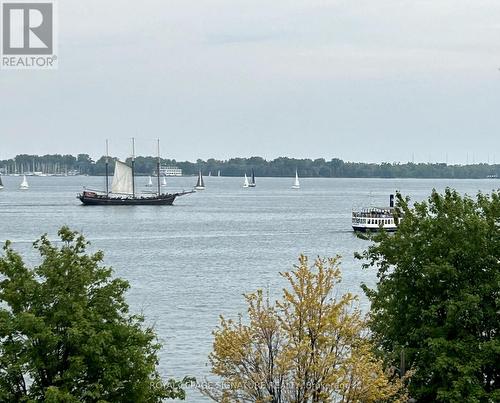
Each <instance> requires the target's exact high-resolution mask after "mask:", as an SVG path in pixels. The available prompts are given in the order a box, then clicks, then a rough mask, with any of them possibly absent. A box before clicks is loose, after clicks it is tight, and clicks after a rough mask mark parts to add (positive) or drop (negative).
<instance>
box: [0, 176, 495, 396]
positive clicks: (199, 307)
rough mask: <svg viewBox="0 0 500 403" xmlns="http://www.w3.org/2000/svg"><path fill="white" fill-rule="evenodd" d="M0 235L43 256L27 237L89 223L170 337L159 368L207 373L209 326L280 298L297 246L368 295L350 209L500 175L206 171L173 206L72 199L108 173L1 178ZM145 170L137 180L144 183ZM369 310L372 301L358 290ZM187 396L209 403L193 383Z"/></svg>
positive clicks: (171, 186) (137, 301) (466, 186)
mask: <svg viewBox="0 0 500 403" xmlns="http://www.w3.org/2000/svg"><path fill="white" fill-rule="evenodd" d="M2 179H3V182H4V185H5V189H4V190H2V191H0V241H1V242H3V241H5V240H6V239H10V240H12V241H13V242H14V247H15V248H16V249H17V250H19V251H20V252H22V253H23V254H25V256H26V259H27V260H28V261H29V262H30V263H35V262H36V255H35V254H34V253H33V251H32V250H31V243H32V242H33V241H34V240H35V239H36V238H38V237H39V236H40V235H41V234H42V233H45V232H46V233H48V234H49V235H50V238H52V239H56V233H57V230H58V228H59V227H61V226H62V225H68V226H70V227H71V228H72V229H75V230H78V231H82V232H83V233H84V234H85V235H86V237H87V238H88V239H89V240H90V241H91V242H92V245H93V248H95V249H102V250H103V251H104V252H105V263H106V264H107V265H111V266H113V268H114V270H115V274H116V275H117V276H120V277H123V278H125V279H127V280H128V281H129V282H130V285H131V289H130V291H129V293H128V296H127V298H128V302H129V304H130V306H131V309H132V311H134V312H143V313H144V315H145V316H146V318H147V323H148V324H153V325H154V327H155V329H156V332H157V334H158V336H159V338H160V340H161V342H162V343H163V344H164V348H163V349H162V351H161V354H160V359H161V362H160V372H161V374H162V375H163V376H165V378H169V377H177V378H181V377H183V376H184V375H190V376H195V377H196V378H197V379H198V380H203V378H204V377H205V376H207V375H208V374H209V368H208V366H207V365H206V364H207V361H208V359H207V355H208V353H209V352H210V349H211V343H212V335H211V332H212V330H213V329H214V327H215V326H216V325H217V323H218V317H219V315H220V314H224V315H226V316H235V315H236V314H237V313H238V312H242V313H244V312H245V305H244V300H243V297H242V294H243V293H248V292H252V291H254V290H256V289H258V288H263V289H268V290H269V291H270V293H271V295H272V296H275V297H276V296H278V295H279V293H280V291H281V289H282V287H283V286H284V282H283V280H282V279H281V278H280V276H279V272H282V271H286V270H289V269H291V268H292V265H293V264H295V263H296V260H297V257H298V256H299V254H300V253H304V254H306V255H309V256H310V257H315V256H325V257H327V256H334V255H336V254H340V255H342V257H343V259H342V272H343V282H342V285H341V291H342V292H345V291H351V292H354V293H360V292H361V291H360V288H359V286H360V284H361V282H366V283H367V284H369V285H370V284H373V283H374V281H375V273H374V272H372V271H366V270H362V269H361V264H360V262H359V261H356V260H355V259H354V258H353V253H354V252H355V251H361V250H363V249H364V248H366V247H367V246H368V243H367V242H366V241H362V240H359V239H357V238H356V237H355V236H354V235H353V233H352V231H351V226H350V213H351V209H352V208H353V207H359V206H369V205H377V206H386V205H387V204H388V199H389V194H390V193H394V191H395V190H396V189H399V190H400V191H401V192H402V193H404V194H406V195H409V196H410V197H411V198H412V200H422V199H424V198H426V197H427V196H428V195H429V194H430V192H431V190H432V188H436V189H438V190H443V189H444V188H445V187H446V186H450V187H453V188H456V189H457V190H459V191H460V192H462V193H467V194H470V195H474V194H475V193H476V192H477V191H478V190H481V191H483V192H490V191H491V190H492V189H494V188H495V189H497V188H498V187H499V183H500V182H498V180H494V179H492V180H486V179H485V180H416V179H308V178H304V179H301V186H302V188H301V189H300V190H298V191H297V190H292V189H291V188H290V187H291V185H292V183H293V178H257V187H256V188H254V189H243V188H242V187H241V185H242V182H243V181H242V179H241V178H226V177H221V178H217V177H208V178H205V184H206V187H207V189H206V190H205V191H201V192H198V193H196V194H192V195H188V196H184V197H181V198H179V199H177V200H176V202H175V205H174V206H156V207H154V206H153V207H148V206H143V207H140V206H135V207H134V206H127V207H125V206H117V207H100V206H82V205H80V202H79V201H78V200H77V199H76V198H75V195H76V193H77V192H79V191H80V190H81V186H82V185H86V186H88V187H92V188H103V183H104V179H103V178H100V177H30V178H28V180H29V182H30V189H29V190H27V191H21V190H18V186H19V183H20V182H21V178H20V177H2ZM146 182H147V179H146V178H137V180H136V183H138V184H139V185H145V184H146ZM195 182H196V178H193V177H181V178H168V187H167V189H168V190H169V191H175V190H181V189H183V188H184V189H189V188H191V187H192V186H193V185H194V184H195ZM360 303H361V306H362V307H363V308H364V309H366V308H367V303H366V299H365V298H363V297H362V296H361V302H360ZM187 401H188V402H205V401H207V399H206V398H204V397H202V396H201V395H199V394H198V392H196V391H195V390H188V398H187Z"/></svg>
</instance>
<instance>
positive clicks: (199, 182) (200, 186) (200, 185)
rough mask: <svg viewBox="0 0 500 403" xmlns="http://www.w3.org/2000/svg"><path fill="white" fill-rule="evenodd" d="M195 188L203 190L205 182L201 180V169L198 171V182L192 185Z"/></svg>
mask: <svg viewBox="0 0 500 403" xmlns="http://www.w3.org/2000/svg"><path fill="white" fill-rule="evenodd" d="M194 188H195V189H196V190H205V183H204V182H203V175H202V174H201V171H199V172H198V182H196V186H195V187H194Z"/></svg>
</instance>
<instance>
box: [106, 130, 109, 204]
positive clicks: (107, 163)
mask: <svg viewBox="0 0 500 403" xmlns="http://www.w3.org/2000/svg"><path fill="white" fill-rule="evenodd" d="M108 175H109V152H108V139H106V196H109V183H108V182H109V181H108Z"/></svg>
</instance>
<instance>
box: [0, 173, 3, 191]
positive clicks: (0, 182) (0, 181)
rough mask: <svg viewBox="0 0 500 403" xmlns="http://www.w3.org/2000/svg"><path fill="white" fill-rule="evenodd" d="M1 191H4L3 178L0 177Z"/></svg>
mask: <svg viewBox="0 0 500 403" xmlns="http://www.w3.org/2000/svg"><path fill="white" fill-rule="evenodd" d="M0 189H3V183H2V177H1V176H0Z"/></svg>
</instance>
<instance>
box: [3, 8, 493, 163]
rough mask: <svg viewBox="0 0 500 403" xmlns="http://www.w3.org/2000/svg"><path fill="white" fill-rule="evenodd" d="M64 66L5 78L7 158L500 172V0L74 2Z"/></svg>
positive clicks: (62, 25) (65, 18)
mask: <svg viewBox="0 0 500 403" xmlns="http://www.w3.org/2000/svg"><path fill="white" fill-rule="evenodd" d="M58 58H59V69H58V70H55V71H32V70H31V71H0V159H4V158H7V157H12V156H13V155H15V154H18V153H37V154H45V153H72V154H76V153H79V152H85V153H89V154H91V155H92V156H94V157H96V156H98V155H101V154H102V153H103V149H104V139H105V138H109V139H110V148H111V154H113V155H118V156H121V157H126V156H127V155H128V154H129V139H130V138H131V137H133V136H134V137H136V138H138V140H137V153H138V154H153V153H154V147H155V146H154V139H155V138H157V137H159V138H160V139H161V140H162V154H163V156H164V157H171V158H176V159H178V160H186V159H188V160H195V159H197V158H202V159H206V158H210V157H214V158H220V159H225V158H229V157H233V156H242V157H243V156H253V155H260V156H263V157H265V158H268V159H270V158H275V157H277V156H290V157H310V158H320V157H324V158H326V159H331V158H333V157H339V158H342V159H345V160H351V161H390V162H393V161H401V162H405V161H408V160H411V159H412V158H414V159H415V161H425V162H427V161H432V162H436V161H445V160H446V158H448V161H449V162H450V163H451V162H458V163H465V162H466V158H467V154H468V156H469V162H472V160H473V158H474V160H475V161H476V162H478V161H485V162H486V161H487V160H488V158H489V159H490V162H493V160H495V161H496V162H500V151H499V148H500V147H499V145H500V135H499V133H500V113H499V111H500V71H499V67H500V2H499V1H498V0H468V1H465V0H356V1H354V0H343V1H340V0H339V1H333V0H332V1H318V0H303V1H293V0H288V1H282V0H273V1H269V0H266V1H261V0H216V1H204V0H196V1H193V0H141V1H128V0H105V1H103V0H85V1H81V0H64V1H60V2H59V51H58Z"/></svg>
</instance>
